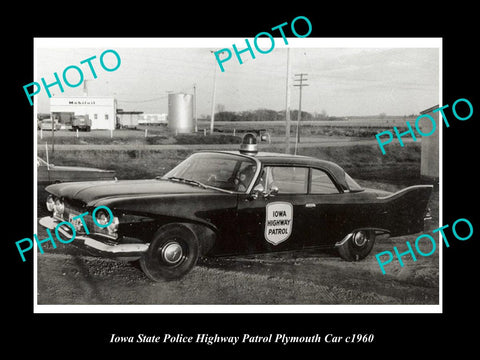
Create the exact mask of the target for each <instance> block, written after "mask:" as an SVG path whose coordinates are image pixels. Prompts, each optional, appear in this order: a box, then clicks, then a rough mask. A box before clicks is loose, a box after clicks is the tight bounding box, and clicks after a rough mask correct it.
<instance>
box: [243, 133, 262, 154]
mask: <svg viewBox="0 0 480 360" xmlns="http://www.w3.org/2000/svg"><path fill="white" fill-rule="evenodd" d="M240 152H241V153H242V154H249V155H255V154H256V153H257V152H258V150H257V137H256V136H255V135H254V134H251V133H248V134H245V136H244V137H243V140H242V143H241V144H240Z"/></svg>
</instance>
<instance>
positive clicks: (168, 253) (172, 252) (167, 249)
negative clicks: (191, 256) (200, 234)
mask: <svg viewBox="0 0 480 360" xmlns="http://www.w3.org/2000/svg"><path fill="white" fill-rule="evenodd" d="M182 256H183V250H182V247H181V246H180V244H179V243H177V242H169V243H167V244H165V246H164V247H163V248H162V258H163V259H164V260H165V261H166V262H167V263H169V264H176V263H178V262H179V261H180V260H181V259H182Z"/></svg>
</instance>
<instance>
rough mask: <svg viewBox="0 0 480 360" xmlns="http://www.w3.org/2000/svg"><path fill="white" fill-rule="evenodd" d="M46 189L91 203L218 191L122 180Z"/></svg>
mask: <svg viewBox="0 0 480 360" xmlns="http://www.w3.org/2000/svg"><path fill="white" fill-rule="evenodd" d="M46 190H47V191H48V192H49V193H51V194H53V195H55V196H58V197H63V198H65V199H71V200H78V201H82V202H84V203H89V202H91V201H95V200H98V199H106V198H110V199H111V198H126V197H144V196H157V195H174V194H193V193H205V192H206V193H209V192H216V190H213V189H205V188H202V187H199V186H196V185H192V184H186V183H181V182H178V181H171V180H162V179H151V180H121V181H116V180H113V181H85V182H71V183H60V184H53V185H50V186H48V187H47V188H46Z"/></svg>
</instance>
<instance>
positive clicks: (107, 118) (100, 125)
mask: <svg viewBox="0 0 480 360" xmlns="http://www.w3.org/2000/svg"><path fill="white" fill-rule="evenodd" d="M50 113H51V116H52V119H58V120H59V122H60V123H61V124H65V125H67V126H68V125H69V124H71V121H72V119H73V117H74V116H77V115H88V117H89V118H90V120H92V126H91V129H108V130H110V129H115V125H116V115H117V101H116V100H115V98H111V97H89V96H77V97H57V96H54V97H52V98H51V99H50Z"/></svg>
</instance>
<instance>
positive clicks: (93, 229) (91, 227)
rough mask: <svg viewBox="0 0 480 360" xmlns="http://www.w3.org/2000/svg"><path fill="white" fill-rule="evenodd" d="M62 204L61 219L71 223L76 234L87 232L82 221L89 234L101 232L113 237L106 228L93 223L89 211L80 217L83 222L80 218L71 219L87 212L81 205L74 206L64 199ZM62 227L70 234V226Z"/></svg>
mask: <svg viewBox="0 0 480 360" xmlns="http://www.w3.org/2000/svg"><path fill="white" fill-rule="evenodd" d="M64 204H65V210H64V212H63V217H62V220H63V221H68V222H69V223H71V224H72V225H73V226H74V227H75V231H76V233H77V235H85V234H87V232H86V231H85V227H84V225H83V222H84V223H85V226H86V227H87V229H88V231H89V233H90V234H103V235H107V236H109V237H114V236H112V235H110V234H109V233H108V230H107V229H106V228H101V227H99V226H97V225H96V224H95V223H94V221H93V218H92V214H91V212H89V213H88V214H87V215H85V216H83V217H82V218H83V222H82V220H81V219H82V218H77V219H75V220H74V219H73V218H74V217H76V216H78V215H80V214H83V213H85V212H87V211H86V210H85V208H82V207H81V206H74V205H72V204H70V203H68V202H66V201H65V203H64ZM62 228H63V229H64V230H66V231H68V233H69V234H72V229H71V228H70V226H63V227H62Z"/></svg>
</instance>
